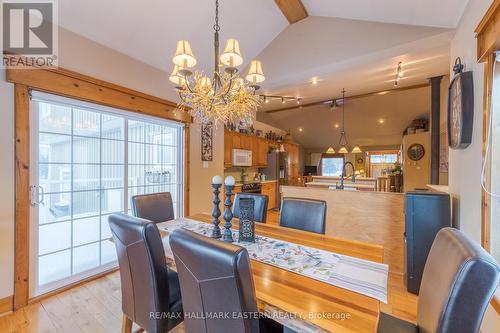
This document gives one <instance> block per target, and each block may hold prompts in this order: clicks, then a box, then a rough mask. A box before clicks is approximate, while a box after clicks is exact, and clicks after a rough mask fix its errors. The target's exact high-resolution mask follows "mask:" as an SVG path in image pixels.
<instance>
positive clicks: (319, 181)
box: [305, 176, 377, 191]
mask: <svg viewBox="0 0 500 333" xmlns="http://www.w3.org/2000/svg"><path fill="white" fill-rule="evenodd" d="M355 180H356V181H355V182H353V181H352V177H344V188H345V189H350V190H358V191H375V190H376V189H377V179H376V178H369V177H360V176H357V177H356V178H355ZM340 183H341V177H339V176H312V182H307V183H306V184H305V185H306V187H314V188H326V189H335V188H336V187H338V186H340Z"/></svg>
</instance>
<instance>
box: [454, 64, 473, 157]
mask: <svg viewBox="0 0 500 333" xmlns="http://www.w3.org/2000/svg"><path fill="white" fill-rule="evenodd" d="M463 67H464V66H463V65H462V63H461V61H460V58H457V60H456V61H455V66H454V67H453V71H454V72H455V76H454V77H453V80H452V81H451V83H450V87H449V88H448V144H449V146H450V148H452V149H465V148H467V147H468V146H469V145H470V144H471V142H472V123H473V120H474V87H473V79H472V72H470V71H469V72H464V73H462V70H463Z"/></svg>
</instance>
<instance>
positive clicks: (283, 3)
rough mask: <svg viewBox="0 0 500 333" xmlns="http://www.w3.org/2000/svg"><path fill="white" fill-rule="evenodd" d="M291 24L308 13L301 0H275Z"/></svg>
mask: <svg viewBox="0 0 500 333" xmlns="http://www.w3.org/2000/svg"><path fill="white" fill-rule="evenodd" d="M274 2H275V3H276V5H277V6H278V8H279V9H280V10H281V12H282V13H283V15H285V17H286V19H287V20H288V22H289V23H290V24H293V23H296V22H298V21H300V20H303V19H305V18H306V17H307V16H308V14H307V10H306V8H305V7H304V4H303V3H302V1H301V0H274Z"/></svg>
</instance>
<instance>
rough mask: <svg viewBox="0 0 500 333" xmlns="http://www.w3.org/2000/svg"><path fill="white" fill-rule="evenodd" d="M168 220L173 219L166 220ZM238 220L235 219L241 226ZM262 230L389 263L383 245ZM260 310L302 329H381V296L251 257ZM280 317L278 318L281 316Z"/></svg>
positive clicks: (259, 229) (260, 228) (259, 228)
mask: <svg viewBox="0 0 500 333" xmlns="http://www.w3.org/2000/svg"><path fill="white" fill-rule="evenodd" d="M187 218H189V219H192V220H196V221H200V222H205V223H212V220H213V218H212V216H210V215H208V214H196V215H192V216H189V217H187ZM165 223H168V222H165ZM237 224H238V220H237V219H234V220H233V227H237ZM255 231H256V233H257V234H258V235H261V236H266V237H270V238H274V239H280V240H283V241H287V242H291V243H296V244H301V245H304V246H309V247H313V248H317V249H322V250H326V251H331V252H335V253H339V254H343V255H348V256H352V257H357V258H361V259H366V260H370V261H374V262H377V263H382V262H383V247H382V246H380V245H376V244H367V243H363V242H359V241H352V240H346V239H341V238H336V237H331V236H325V235H321V234H315V233H311V232H306V231H302V230H296V229H290V228H285V227H280V226H276V225H268V224H263V223H256V224H255ZM160 233H161V235H162V238H163V244H164V247H165V254H166V256H167V262H168V263H169V266H172V268H174V269H175V264H174V261H173V254H172V252H171V250H170V246H169V244H168V233H166V232H164V231H161V232H160ZM251 268H252V273H253V280H254V285H255V294H256V298H257V307H258V309H259V311H260V312H264V313H266V314H268V315H273V316H274V318H273V319H275V320H276V321H278V322H280V323H282V324H284V325H286V326H288V327H290V328H292V329H294V328H295V329H296V330H299V331H301V332H322V331H326V332H339V333H340V332H372V333H373V332H376V331H377V324H378V317H379V313H380V301H379V300H377V299H374V298H371V297H368V296H365V295H362V294H359V293H356V292H353V291H349V290H346V289H343V288H340V287H336V286H333V285H331V284H328V283H325V282H321V281H318V280H315V279H312V278H310V277H306V276H303V275H300V274H297V273H293V272H291V271H287V270H285V269H282V268H279V267H276V266H272V265H268V264H265V263H262V262H259V261H257V260H253V259H252V260H251ZM276 316H278V317H276Z"/></svg>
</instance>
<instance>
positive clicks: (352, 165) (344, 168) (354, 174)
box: [336, 162, 356, 190]
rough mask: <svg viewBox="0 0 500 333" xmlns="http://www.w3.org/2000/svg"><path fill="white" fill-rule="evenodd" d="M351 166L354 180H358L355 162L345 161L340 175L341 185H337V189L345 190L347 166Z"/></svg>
mask: <svg viewBox="0 0 500 333" xmlns="http://www.w3.org/2000/svg"><path fill="white" fill-rule="evenodd" d="M348 164H349V165H350V166H351V169H352V182H353V183H354V182H356V173H355V172H354V164H352V163H351V162H345V163H344V165H343V166H342V175H341V176H340V186H339V185H337V186H336V189H337V190H343V189H344V177H345V176H346V166H347V165H348Z"/></svg>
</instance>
